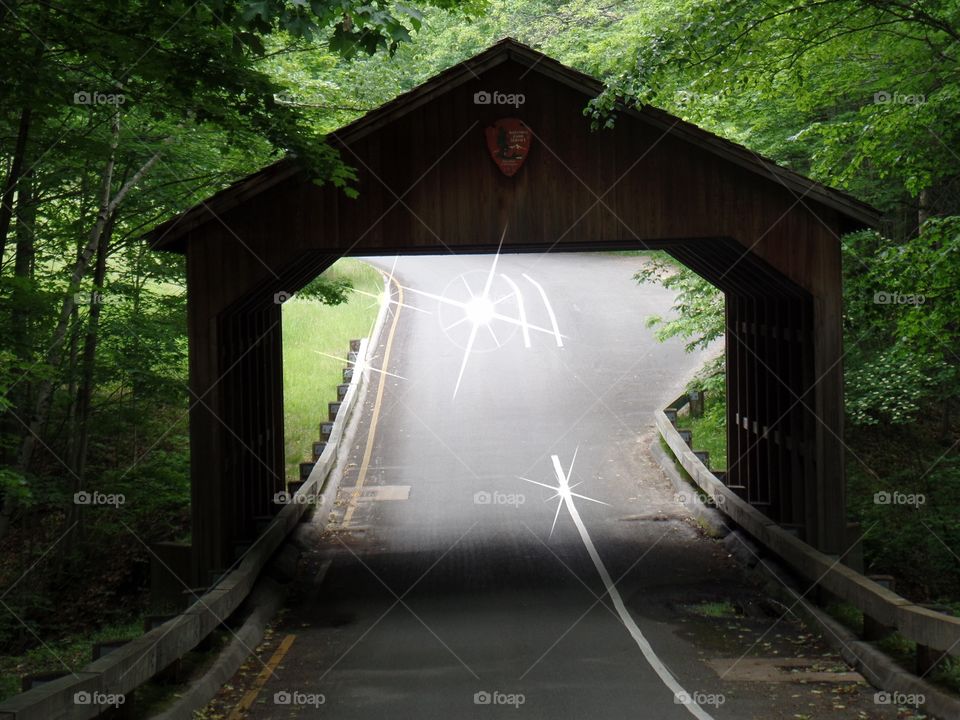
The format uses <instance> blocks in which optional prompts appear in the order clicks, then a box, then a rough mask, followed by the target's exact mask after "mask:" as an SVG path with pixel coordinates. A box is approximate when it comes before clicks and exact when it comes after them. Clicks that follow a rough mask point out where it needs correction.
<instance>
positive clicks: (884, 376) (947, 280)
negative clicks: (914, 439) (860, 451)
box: [843, 216, 960, 424]
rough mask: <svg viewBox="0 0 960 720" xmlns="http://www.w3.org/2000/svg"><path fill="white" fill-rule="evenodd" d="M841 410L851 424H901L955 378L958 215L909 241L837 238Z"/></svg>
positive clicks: (866, 235)
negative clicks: (840, 255) (842, 342)
mask: <svg viewBox="0 0 960 720" xmlns="http://www.w3.org/2000/svg"><path fill="white" fill-rule="evenodd" d="M843 248H844V254H845V267H846V272H845V286H844V288H845V289H844V292H845V314H844V326H845V334H846V347H847V358H846V367H847V373H846V384H847V407H848V411H849V415H850V418H851V420H852V421H853V422H854V423H856V424H876V423H890V424H902V423H907V422H911V421H913V420H915V419H916V417H917V413H918V412H919V411H920V409H921V407H922V406H923V405H924V404H925V403H927V402H929V401H931V400H933V399H939V400H940V401H942V402H947V403H949V402H953V401H955V399H956V398H957V397H958V393H957V382H958V380H960V364H958V363H957V359H958V353H960V325H958V321H957V314H956V308H957V307H960V305H958V302H960V263H958V262H957V257H958V252H960V217H956V216H951V217H946V218H935V219H931V220H930V221H928V222H927V223H926V225H925V226H924V228H923V231H922V232H921V233H920V234H919V235H918V236H917V237H915V238H912V239H910V240H909V241H906V242H902V243H896V242H893V241H891V240H889V239H887V238H884V237H882V236H880V235H879V234H877V233H874V232H862V233H856V234H852V235H850V236H848V237H846V238H845V239H844V243H843Z"/></svg>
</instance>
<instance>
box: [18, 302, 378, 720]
mask: <svg viewBox="0 0 960 720" xmlns="http://www.w3.org/2000/svg"><path fill="white" fill-rule="evenodd" d="M387 290H388V291H389V288H387ZM385 308H386V304H384V305H383V306H382V307H381V312H380V316H379V318H378V320H377V325H376V327H375V329H374V330H373V332H372V333H371V337H372V338H376V337H379V331H380V329H381V327H382V325H383V320H384V317H385V313H384V309H385ZM368 352H369V340H368V339H363V340H361V342H360V347H359V349H358V351H357V359H356V361H354V363H353V366H354V367H355V368H356V367H358V366H360V365H361V363H363V362H364V360H365V358H366V357H367V354H368ZM366 378H367V373H363V372H354V373H353V374H352V376H351V378H350V382H349V385H350V387H349V389H348V390H347V392H346V395H344V397H343V400H342V402H341V405H340V409H339V412H338V413H337V417H336V421H335V422H334V424H333V428H332V430H331V433H330V437H329V439H328V440H327V444H326V447H325V448H324V450H323V452H322V453H321V455H320V457H319V458H318V459H317V462H316V463H315V465H314V467H313V470H312V471H311V472H310V475H309V477H308V478H307V480H306V481H305V482H304V483H303V485H302V486H301V487H300V488H299V489H298V490H297V491H296V493H295V495H294V498H293V499H292V500H291V502H289V503H287V504H285V505H284V506H283V507H282V508H281V509H280V510H279V512H278V513H277V514H276V516H275V517H274V518H273V521H272V522H271V523H270V525H269V526H268V527H267V528H266V529H265V530H264V532H263V533H261V534H260V535H259V536H258V537H257V538H256V540H255V541H254V542H253V544H252V545H251V547H250V548H249V549H248V551H247V552H246V554H245V555H244V556H243V559H242V560H241V561H240V564H239V565H238V566H237V567H236V568H235V569H233V570H231V571H230V572H228V573H226V574H225V575H224V576H223V577H222V578H220V580H219V581H218V582H217V583H216V584H215V585H214V586H213V587H212V588H210V589H209V590H208V591H207V592H205V593H204V594H203V595H201V596H199V597H198V598H197V599H196V600H195V601H194V603H193V604H192V605H190V606H189V607H188V608H187V609H186V610H184V611H183V612H182V613H181V614H179V615H177V616H176V617H174V618H171V619H170V620H168V621H166V622H165V623H163V624H161V625H159V626H157V627H155V628H154V629H153V630H151V631H149V632H147V633H145V634H144V635H141V636H140V637H139V638H137V639H136V640H133V641H131V642H129V643H127V644H125V645H123V646H122V647H120V648H118V649H116V650H114V651H113V652H111V653H109V654H108V655H104V656H103V657H101V658H100V659H98V660H95V661H94V662H92V663H90V664H89V665H87V666H86V667H84V668H83V670H80V671H78V672H75V673H71V674H69V675H65V676H63V677H61V678H57V679H56V680H52V681H50V682H48V683H44V684H43V685H40V686H38V687H35V688H33V689H31V690H28V691H26V692H23V693H20V694H18V695H14V696H13V697H11V698H8V699H7V700H5V701H3V702H0V720H88V718H93V717H97V716H98V715H100V714H102V713H103V712H106V711H107V710H109V709H111V708H113V707H114V704H113V703H111V702H110V700H111V699H113V701H114V702H115V701H116V699H117V698H118V697H121V696H124V697H125V696H127V695H129V694H131V693H132V692H133V691H134V690H135V689H136V688H137V687H139V686H140V685H142V684H143V683H145V682H147V681H148V680H150V679H151V678H152V677H153V676H154V675H156V674H157V673H159V672H160V671H162V670H164V669H165V668H167V667H168V666H170V665H171V664H172V663H173V662H174V661H176V660H177V659H178V658H180V657H182V656H183V655H185V654H186V653H188V652H189V651H190V650H192V649H193V648H195V647H196V646H197V645H198V644H199V643H200V642H201V641H202V640H203V639H204V638H205V637H206V636H207V635H209V634H210V633H211V632H212V631H213V630H214V629H215V628H216V627H217V626H218V625H220V624H221V623H222V622H223V621H224V620H226V619H227V618H228V617H230V615H231V614H232V613H233V612H234V611H235V610H236V609H237V608H238V607H239V606H240V604H241V603H242V602H243V601H244V599H246V597H247V595H249V593H250V591H251V590H252V589H253V586H254V584H255V583H256V580H257V577H258V576H259V575H260V572H261V571H262V570H263V568H264V566H265V565H266V564H267V561H268V560H269V559H270V558H271V557H272V556H273V554H274V552H275V551H276V550H277V549H278V548H279V547H280V545H281V544H282V543H283V541H284V540H285V539H286V537H287V535H289V534H290V532H291V531H292V530H293V529H294V528H295V527H296V525H297V523H298V522H299V521H300V518H301V516H302V515H303V513H304V512H305V511H306V508H307V507H308V505H309V503H307V502H302V501H300V502H298V501H297V499H296V496H297V495H300V496H304V498H306V497H310V496H311V495H312V496H316V495H318V494H319V493H320V491H321V490H322V489H323V487H324V484H325V483H326V481H327V478H328V477H329V476H330V473H331V471H332V470H333V468H334V467H336V465H337V461H338V460H339V459H340V456H341V453H343V452H347V451H348V450H349V448H345V447H341V440H342V439H343V435H344V432H345V428H346V426H347V424H348V423H349V420H350V418H351V416H352V415H353V412H354V410H355V407H356V405H357V404H358V402H357V397H358V396H359V395H360V394H361V393H362V391H363V387H364V386H365V384H366ZM121 702H122V700H121ZM120 707H122V705H120Z"/></svg>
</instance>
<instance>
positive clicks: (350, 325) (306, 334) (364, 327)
mask: <svg viewBox="0 0 960 720" xmlns="http://www.w3.org/2000/svg"><path fill="white" fill-rule="evenodd" d="M324 274H325V275H326V276H327V277H330V278H331V279H335V278H346V279H349V280H350V282H351V283H353V287H354V290H355V292H353V293H351V294H350V299H349V300H348V301H347V302H345V303H343V304H342V305H333V306H330V305H324V304H322V303H320V302H319V301H316V300H301V299H298V298H296V297H294V298H293V299H292V300H290V301H288V302H286V303H284V305H283V405H284V407H283V418H284V430H285V434H286V460H287V479H288V480H296V479H297V478H299V475H300V473H299V470H298V464H299V463H301V462H303V461H306V460H310V459H311V448H312V444H313V442H314V441H316V440H319V439H320V423H321V422H323V421H325V420H326V419H327V403H329V402H333V401H334V400H336V399H337V385H338V384H339V383H341V382H342V381H343V380H342V371H343V368H344V366H345V365H346V357H347V351H348V350H349V343H350V340H352V339H354V338H363V337H367V336H368V335H369V334H370V330H371V328H372V326H373V323H374V321H375V320H376V317H377V312H378V311H379V301H378V300H377V298H378V297H379V296H380V295H381V294H382V293H383V276H382V275H381V274H380V272H379V271H377V270H375V269H374V268H372V267H371V266H369V265H367V264H366V263H363V262H360V261H359V260H353V259H349V258H347V259H343V260H338V261H337V262H336V263H335V264H334V265H333V266H332V267H330V269H328V270H327V271H326V272H325V273H324ZM356 291H362V292H366V293H372V294H373V295H375V296H377V297H370V296H369V295H363V294H361V292H356ZM320 353H326V355H322V354H320ZM327 355H334V356H336V357H337V358H340V359H339V360H335V359H333V358H331V357H327Z"/></svg>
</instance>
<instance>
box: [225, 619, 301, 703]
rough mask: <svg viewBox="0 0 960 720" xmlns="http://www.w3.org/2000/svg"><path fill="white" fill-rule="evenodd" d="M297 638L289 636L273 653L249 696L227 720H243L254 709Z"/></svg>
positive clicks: (248, 692)
mask: <svg viewBox="0 0 960 720" xmlns="http://www.w3.org/2000/svg"><path fill="white" fill-rule="evenodd" d="M296 637H297V636H296V635H287V636H286V637H285V638H284V639H283V641H282V642H281V643H280V645H279V646H278V647H277V649H276V650H274V651H273V655H272V656H271V657H270V662H268V663H267V664H266V665H264V666H263V670H261V671H260V674H259V675H257V679H256V680H254V682H253V686H252V687H251V688H250V690H248V691H247V694H246V695H244V696H243V699H242V700H241V701H240V704H239V705H237V706H236V707H235V708H234V709H233V712H231V713H230V715H229V717H228V718H227V720H241V718H243V716H244V715H246V714H247V712H249V711H250V708H251V707H253V703H255V702H256V700H257V695H259V694H260V691H261V690H263V686H264V685H266V684H267V680H269V679H270V676H271V675H273V671H274V670H276V669H277V666H278V665H279V664H280V663H281V662H282V661H283V658H284V657H285V656H286V654H287V651H288V650H289V649H290V646H291V645H293V641H294V640H295V639H296Z"/></svg>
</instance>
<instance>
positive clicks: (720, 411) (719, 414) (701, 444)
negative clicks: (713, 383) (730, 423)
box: [680, 393, 727, 470]
mask: <svg viewBox="0 0 960 720" xmlns="http://www.w3.org/2000/svg"><path fill="white" fill-rule="evenodd" d="M680 425H681V426H682V427H685V428H688V429H690V430H692V431H693V447H694V449H696V450H706V451H707V452H708V453H710V468H711V469H712V470H723V469H725V468H726V467H727V418H726V403H724V402H723V400H722V399H720V400H719V401H718V400H716V399H715V398H714V396H713V395H711V394H710V393H707V394H706V398H705V402H704V411H703V416H702V417H698V418H694V417H690V416H688V415H684V416H683V418H682V420H681V421H680Z"/></svg>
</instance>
